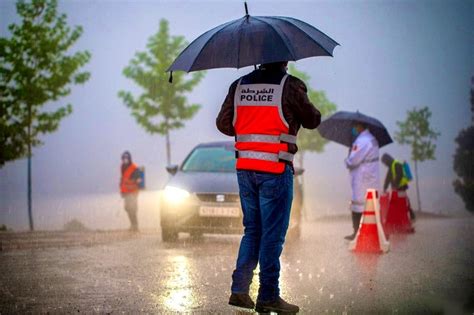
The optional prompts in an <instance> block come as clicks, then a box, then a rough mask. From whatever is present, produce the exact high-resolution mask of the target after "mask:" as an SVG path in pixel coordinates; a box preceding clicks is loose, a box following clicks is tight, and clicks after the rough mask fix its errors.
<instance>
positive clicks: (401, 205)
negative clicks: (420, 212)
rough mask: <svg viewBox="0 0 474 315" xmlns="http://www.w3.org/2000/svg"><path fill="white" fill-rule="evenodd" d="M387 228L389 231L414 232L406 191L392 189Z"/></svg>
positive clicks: (386, 222)
mask: <svg viewBox="0 0 474 315" xmlns="http://www.w3.org/2000/svg"><path fill="white" fill-rule="evenodd" d="M385 228H386V230H387V232H388V233H390V234H392V233H413V232H415V229H414V228H413V226H412V224H411V220H410V212H409V210H408V198H407V193H406V191H397V190H392V194H391V196H390V203H389V207H388V213H387V220H386V221H385Z"/></svg>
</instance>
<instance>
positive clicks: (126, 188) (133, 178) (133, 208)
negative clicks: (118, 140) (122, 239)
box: [120, 151, 141, 232]
mask: <svg viewBox="0 0 474 315" xmlns="http://www.w3.org/2000/svg"><path fill="white" fill-rule="evenodd" d="M120 169H121V174H122V176H121V178H120V194H121V195H122V198H123V200H124V207H125V211H126V212H127V214H128V218H129V219H130V231H132V232H137V231H138V220H137V211H138V190H139V183H140V182H141V177H140V171H139V169H138V167H137V166H136V165H135V164H134V163H133V162H132V155H131V154H130V152H128V151H125V152H124V153H123V154H122V165H121V167H120Z"/></svg>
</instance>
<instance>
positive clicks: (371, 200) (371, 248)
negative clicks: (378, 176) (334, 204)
mask: <svg viewBox="0 0 474 315" xmlns="http://www.w3.org/2000/svg"><path fill="white" fill-rule="evenodd" d="M389 248H390V243H389V242H388V241H387V239H386V237H385V233H384V231H383V227H382V221H381V218H380V204H379V196H378V193H377V190H375V189H367V193H366V195H365V211H364V213H363V214H362V218H361V221H360V226H359V230H358V231H357V235H356V237H355V239H354V240H353V241H352V242H350V243H349V249H350V250H352V251H354V252H359V253H367V252H369V253H385V252H388V250H389Z"/></svg>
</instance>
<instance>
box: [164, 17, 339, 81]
mask: <svg viewBox="0 0 474 315" xmlns="http://www.w3.org/2000/svg"><path fill="white" fill-rule="evenodd" d="M337 45H339V44H338V43H337V42H335V41H334V40H333V39H331V38H330V37H329V36H327V35H326V34H324V33H323V32H321V31H320V30H318V29H317V28H315V27H313V26H311V25H309V24H307V23H305V22H303V21H300V20H297V19H294V18H290V17H283V16H250V15H248V14H247V15H246V16H244V17H243V18H241V19H237V20H234V21H231V22H228V23H225V24H222V25H219V26H217V27H215V28H213V29H211V30H210V31H207V32H206V33H204V34H202V35H201V36H199V37H198V38H197V39H196V40H194V41H193V42H192V43H191V44H189V46H188V47H186V48H185V49H184V50H183V51H182V52H181V54H180V55H179V56H178V58H176V60H175V61H174V62H173V64H172V65H171V66H170V67H169V68H168V71H176V70H182V71H186V72H191V71H197V70H206V69H214V68H242V67H246V66H250V65H257V64H263V63H271V62H278V61H296V60H299V59H303V58H308V57H313V56H332V54H333V50H334V48H335V47H336V46H337Z"/></svg>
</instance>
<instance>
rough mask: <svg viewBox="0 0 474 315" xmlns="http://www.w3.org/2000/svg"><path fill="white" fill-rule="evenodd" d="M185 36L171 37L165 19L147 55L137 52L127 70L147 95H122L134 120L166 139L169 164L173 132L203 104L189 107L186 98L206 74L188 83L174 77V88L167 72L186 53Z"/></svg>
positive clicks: (181, 75) (182, 77)
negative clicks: (183, 52)
mask: <svg viewBox="0 0 474 315" xmlns="http://www.w3.org/2000/svg"><path fill="white" fill-rule="evenodd" d="M186 45H187V43H186V42H185V40H184V37H183V36H170V34H169V27H168V21H167V20H165V19H162V20H161V21H160V27H159V30H158V32H157V33H156V34H154V35H153V36H151V37H150V38H149V40H148V44H147V49H148V51H146V52H137V53H136V54H135V57H134V58H133V59H132V60H131V61H130V63H129V65H128V66H127V67H126V68H125V69H124V70H123V74H124V75H125V77H127V78H129V79H131V80H133V81H134V82H135V83H136V84H137V85H138V86H139V87H140V88H142V89H143V90H144V92H143V93H142V94H141V95H140V96H138V97H134V96H133V95H132V93H130V92H126V91H120V92H119V94H118V95H119V97H120V98H122V100H123V101H124V103H125V105H126V106H127V107H128V108H130V110H131V112H132V116H133V117H135V120H136V121H137V123H138V124H139V125H141V126H142V127H143V128H144V129H145V130H146V131H147V132H148V133H150V134H160V135H164V136H165V137H166V161H167V163H168V164H170V163H171V148H170V131H171V130H173V129H178V128H182V127H184V121H185V120H189V119H191V118H193V116H194V115H195V114H196V113H197V111H198V110H199V108H200V105H199V104H189V103H188V100H187V98H186V96H185V94H186V93H188V92H191V91H192V90H193V88H194V87H195V86H196V85H197V84H198V83H199V82H200V81H201V79H202V78H203V76H204V73H203V72H202V71H201V72H196V73H193V74H192V76H191V78H190V79H189V80H185V73H182V72H176V73H173V84H169V83H168V74H167V73H166V70H167V68H168V67H169V65H170V64H171V63H172V62H173V60H174V59H175V58H176V57H177V55H178V54H179V52H180V51H182V50H183V49H184V47H185V46H186Z"/></svg>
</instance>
